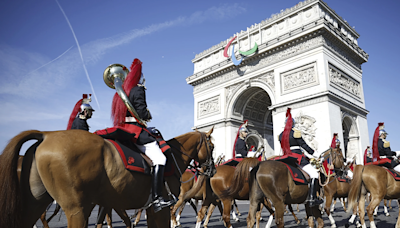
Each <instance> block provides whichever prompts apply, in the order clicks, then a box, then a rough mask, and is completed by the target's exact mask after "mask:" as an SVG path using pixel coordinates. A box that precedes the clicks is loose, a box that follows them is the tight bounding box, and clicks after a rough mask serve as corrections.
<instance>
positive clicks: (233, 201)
mask: <svg viewBox="0 0 400 228" xmlns="http://www.w3.org/2000/svg"><path fill="white" fill-rule="evenodd" d="M234 209H235V200H232V209H231V211H232V218H233V219H234V220H235V222H239V218H238V217H237V216H236V214H235V210H234Z"/></svg>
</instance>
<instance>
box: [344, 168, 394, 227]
mask: <svg viewBox="0 0 400 228" xmlns="http://www.w3.org/2000/svg"><path fill="white" fill-rule="evenodd" d="M368 192H369V193H370V194H371V202H370V203H369V205H368V207H367V215H368V218H369V222H370V227H372V228H376V225H375V222H374V216H373V213H374V209H375V207H377V206H378V205H379V204H380V202H381V201H382V200H383V199H399V198H400V181H396V180H395V179H394V178H393V176H392V175H391V174H390V173H389V172H388V171H386V169H385V168H383V167H380V166H376V165H366V166H362V165H357V166H356V167H355V168H354V173H353V180H352V181H351V184H350V193H349V197H348V208H347V211H350V210H351V209H352V208H353V207H356V206H357V204H356V203H357V202H358V210H359V215H360V221H361V225H362V226H363V227H366V225H365V221H364V219H365V197H366V195H367V193H368ZM396 227H400V210H399V216H398V218H397V223H396Z"/></svg>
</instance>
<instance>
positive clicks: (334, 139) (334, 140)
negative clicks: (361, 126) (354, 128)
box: [331, 133, 338, 148]
mask: <svg viewBox="0 0 400 228" xmlns="http://www.w3.org/2000/svg"><path fill="white" fill-rule="evenodd" d="M337 135H338V134H337V133H333V138H332V143H331V148H336V139H337Z"/></svg>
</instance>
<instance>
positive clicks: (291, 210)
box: [288, 204, 300, 224]
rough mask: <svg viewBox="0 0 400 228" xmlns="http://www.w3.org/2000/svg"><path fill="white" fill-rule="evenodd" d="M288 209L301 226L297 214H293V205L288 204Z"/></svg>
mask: <svg viewBox="0 0 400 228" xmlns="http://www.w3.org/2000/svg"><path fill="white" fill-rule="evenodd" d="M288 208H289V211H290V212H291V213H292V215H293V217H294V220H295V221H296V224H300V220H299V219H298V218H297V216H296V215H295V213H294V212H293V208H292V205H291V204H288Z"/></svg>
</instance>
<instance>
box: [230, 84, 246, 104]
mask: <svg viewBox="0 0 400 228" xmlns="http://www.w3.org/2000/svg"><path fill="white" fill-rule="evenodd" d="M242 84H244V83H243V82H239V83H236V84H234V85H231V86H229V87H227V88H226V90H227V91H226V102H228V101H229V100H230V99H231V98H232V96H233V94H235V91H236V90H237V89H239V88H240V87H242Z"/></svg>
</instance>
